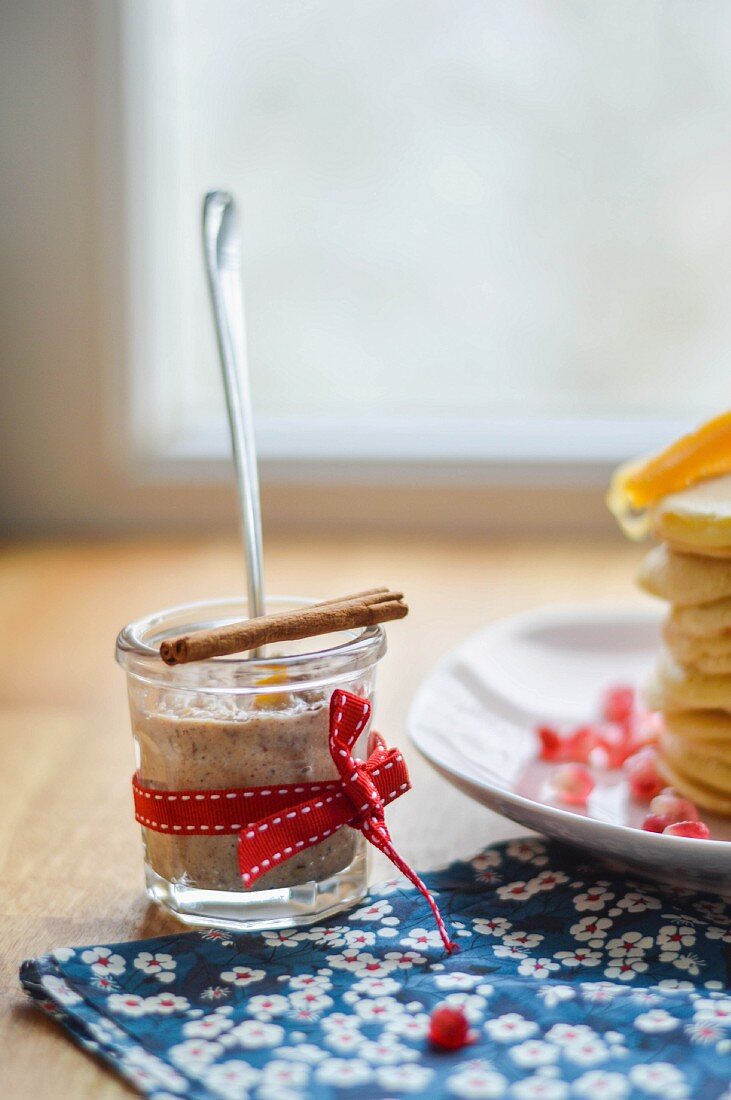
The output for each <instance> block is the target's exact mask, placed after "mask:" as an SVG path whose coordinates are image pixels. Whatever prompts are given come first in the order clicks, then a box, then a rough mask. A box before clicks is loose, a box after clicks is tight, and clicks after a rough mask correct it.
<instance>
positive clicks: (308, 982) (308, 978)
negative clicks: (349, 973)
mask: <svg viewBox="0 0 731 1100" xmlns="http://www.w3.org/2000/svg"><path fill="white" fill-rule="evenodd" d="M287 984H288V985H289V988H290V989H311V988H312V987H313V986H315V987H316V988H317V989H325V990H327V989H332V984H333V983H332V982H331V981H330V979H329V978H328V976H327V975H326V974H295V975H293V976H292V977H291V978H288V979H287Z"/></svg>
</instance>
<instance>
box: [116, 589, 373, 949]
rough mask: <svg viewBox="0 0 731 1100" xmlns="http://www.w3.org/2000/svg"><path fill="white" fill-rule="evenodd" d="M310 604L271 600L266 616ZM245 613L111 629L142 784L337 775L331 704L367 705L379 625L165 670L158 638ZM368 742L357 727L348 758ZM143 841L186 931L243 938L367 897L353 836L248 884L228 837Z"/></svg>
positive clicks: (360, 844) (199, 610)
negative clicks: (337, 699)
mask: <svg viewBox="0 0 731 1100" xmlns="http://www.w3.org/2000/svg"><path fill="white" fill-rule="evenodd" d="M311 602H312V601H308V600H296V599H286V598H272V599H270V600H268V601H267V612H274V611H286V610H290V609H293V608H298V607H304V606H307V605H308V604H309V603H311ZM246 616H247V609H246V604H245V602H244V601H242V600H238V599H228V600H218V601H210V602H208V601H205V602H201V603H193V604H187V605H183V606H180V607H174V608H170V609H168V610H165V611H160V612H157V613H156V614H154V615H150V616H148V617H147V618H145V619H140V620H139V621H137V622H135V623H131V624H130V625H129V626H126V627H125V628H124V629H123V630H122V631H121V632H120V634H119V637H118V638H117V649H116V656H117V661H118V662H119V664H120V665H121V666H122V668H124V669H125V671H126V673H127V687H128V694H129V706H130V716H131V721H132V733H133V736H134V742H135V752H136V761H137V771H138V775H139V780H140V783H141V784H142V785H143V786H145V787H149V788H155V789H157V790H160V791H165V790H169V791H180V790H211V789H222V788H232V787H266V786H267V785H268V784H277V783H279V784H291V783H297V782H303V783H312V782H316V781H318V780H321V779H323V780H331V779H338V778H339V777H338V773H337V769H336V767H335V764H334V763H333V760H332V758H331V756H330V752H329V747H328V733H329V729H328V724H329V703H330V696H331V695H332V693H333V691H334V690H335V689H336V688H343V689H344V690H346V691H350V692H353V693H354V694H355V695H359V696H362V697H364V698H367V699H369V700H370V701H371V703H372V702H373V695H374V686H375V673H376V665H377V663H378V661H379V660H380V659H381V657H382V656H383V654H384V653H385V651H386V637H385V633H384V631H383V628H382V627H380V626H374V627H367V628H356V629H354V630H349V631H342V632H339V633H337V634H329V635H325V636H323V637H320V638H308V639H305V640H304V641H300V642H282V643H276V644H274V645H272V646H267V647H266V648H265V649H264V650H263V651H261V652H260V653H257V654H256V655H255V656H240V655H237V656H232V657H215V658H211V659H208V660H205V661H195V662H191V663H190V664H181V665H174V666H172V667H170V666H168V665H166V664H165V663H164V662H163V661H162V660H161V658H160V655H159V647H160V643H161V642H162V641H163V640H165V639H166V638H171V637H174V636H176V635H178V634H181V633H186V632H188V631H193V630H202V629H206V628H209V627H213V626H218V625H221V626H222V625H225V624H228V623H232V622H236V621H240V620H241V619H244V618H246ZM315 647H317V648H315ZM367 736H368V729H365V730H364V731H363V734H362V735H361V738H360V739H359V741H358V744H357V745H356V748H355V755H356V756H361V757H363V756H365V754H366V747H365V746H366V743H367ZM245 824H248V822H242V825H245ZM142 838H143V844H144V852H145V876H146V884H147V892H148V894H149V895H150V897H152V898H153V899H154V900H155V901H157V902H159V903H160V904H162V905H163V906H165V907H166V908H167V909H169V910H171V911H172V912H173V913H175V914H176V916H178V917H180V918H181V919H182V920H183V921H185V922H187V923H189V924H196V925H210V926H217V927H229V928H233V929H241V930H256V929H262V928H287V927H292V926H295V925H304V924H311V923H313V922H315V921H321V920H324V919H325V918H327V917H329V916H330V915H331V914H333V913H335V912H337V911H338V910H340V909H342V908H345V907H346V906H348V905H350V904H352V903H353V902H355V901H357V900H359V899H360V898H361V897H362V896H363V895H364V893H365V891H366V884H367V868H366V848H367V844H366V841H365V839H364V838H363V836H362V835H361V833H360V832H358V831H357V830H355V829H351V828H348V827H345V828H342V829H340V830H338V831H337V832H336V833H334V834H333V835H332V836H331V837H328V838H327V839H325V840H323V841H321V842H320V843H319V844H316V845H314V846H313V847H312V848H309V849H306V850H305V851H303V852H301V853H298V854H297V855H296V856H295V857H293V858H292V859H290V860H288V861H287V862H284V863H281V864H279V865H278V866H277V867H275V868H274V869H272V870H271V871H268V872H267V873H266V874H264V875H262V876H261V877H260V878H259V879H258V880H257V881H256V882H255V883H254V884H253V886H252V887H251V888H250V889H247V888H245V887H244V885H243V883H242V881H241V878H240V876H239V870H238V862H237V844H238V835H237V834H227V835H220V836H215V835H212V836H205V835H203V836H200V835H196V836H183V835H169V834H167V833H165V832H158V831H155V830H153V829H148V828H143V829H142Z"/></svg>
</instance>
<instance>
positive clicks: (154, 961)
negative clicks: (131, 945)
mask: <svg viewBox="0 0 731 1100" xmlns="http://www.w3.org/2000/svg"><path fill="white" fill-rule="evenodd" d="M132 965H133V966H134V967H135V968H136V969H137V970H141V971H142V973H143V974H153V975H154V976H155V977H156V978H157V980H158V981H159V982H172V981H175V973H174V971H175V965H176V964H175V959H174V958H173V957H172V955H168V954H167V953H166V952H164V951H158V952H157V953H156V954H154V955H153V954H152V953H151V952H149V951H142V952H140V954H139V955H138V956H137V957H136V958H135V960H134V962H133V963H132Z"/></svg>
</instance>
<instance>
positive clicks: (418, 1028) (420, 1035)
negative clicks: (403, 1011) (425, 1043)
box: [385, 1012, 429, 1041]
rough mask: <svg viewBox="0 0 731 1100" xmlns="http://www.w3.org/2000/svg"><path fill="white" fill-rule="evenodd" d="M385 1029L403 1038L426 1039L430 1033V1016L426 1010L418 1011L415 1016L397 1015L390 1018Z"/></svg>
mask: <svg viewBox="0 0 731 1100" xmlns="http://www.w3.org/2000/svg"><path fill="white" fill-rule="evenodd" d="M385 1030H386V1031H387V1032H390V1033H391V1034H393V1035H399V1036H400V1037H401V1038H402V1039H414V1040H416V1041H419V1040H421V1039H425V1038H426V1036H427V1035H428V1034H429V1017H428V1015H427V1014H426V1012H417V1013H415V1014H414V1015H413V1016H405V1015H404V1016H397V1017H396V1018H395V1019H393V1020H388V1022H387V1023H386V1025H385Z"/></svg>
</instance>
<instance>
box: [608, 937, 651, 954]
mask: <svg viewBox="0 0 731 1100" xmlns="http://www.w3.org/2000/svg"><path fill="white" fill-rule="evenodd" d="M652 943H653V940H652V936H643V935H642V933H641V932H625V933H624V935H622V936H618V937H617V938H616V939H613V940H609V942H608V943H607V953H608V954H609V955H611V956H613V957H615V958H617V957H620V958H623V957H625V956H627V955H643V954H644V953H645V951H648V950H649V948H651V947H652Z"/></svg>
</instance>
